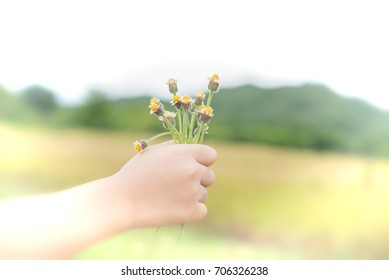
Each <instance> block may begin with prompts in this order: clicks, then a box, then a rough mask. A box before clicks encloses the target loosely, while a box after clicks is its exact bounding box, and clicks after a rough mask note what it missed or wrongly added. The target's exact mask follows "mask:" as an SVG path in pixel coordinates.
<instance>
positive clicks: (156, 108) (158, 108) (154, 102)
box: [149, 97, 164, 116]
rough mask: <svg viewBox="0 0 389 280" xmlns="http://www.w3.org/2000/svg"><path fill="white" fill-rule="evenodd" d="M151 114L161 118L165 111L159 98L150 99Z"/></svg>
mask: <svg viewBox="0 0 389 280" xmlns="http://www.w3.org/2000/svg"><path fill="white" fill-rule="evenodd" d="M149 108H150V114H153V113H154V114H156V115H157V116H161V115H162V114H163V111H164V107H163V104H162V103H161V102H160V101H159V99H158V98H156V97H153V98H151V99H150V105H149Z"/></svg>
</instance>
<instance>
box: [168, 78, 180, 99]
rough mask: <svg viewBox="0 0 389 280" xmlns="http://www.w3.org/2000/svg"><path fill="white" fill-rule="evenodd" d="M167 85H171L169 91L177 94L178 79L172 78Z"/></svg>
mask: <svg viewBox="0 0 389 280" xmlns="http://www.w3.org/2000/svg"><path fill="white" fill-rule="evenodd" d="M167 85H168V86H169V91H170V93H171V94H173V95H176V93H177V91H178V88H177V80H176V79H174V78H170V79H169V80H168V81H167Z"/></svg>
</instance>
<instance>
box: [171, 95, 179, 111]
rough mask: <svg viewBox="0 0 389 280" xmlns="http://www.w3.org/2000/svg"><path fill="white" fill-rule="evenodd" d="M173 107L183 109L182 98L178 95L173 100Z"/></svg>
mask: <svg viewBox="0 0 389 280" xmlns="http://www.w3.org/2000/svg"><path fill="white" fill-rule="evenodd" d="M170 103H171V104H172V105H174V106H175V107H176V108H177V109H180V108H181V97H179V96H178V95H174V96H173V98H172V101H171V102H170Z"/></svg>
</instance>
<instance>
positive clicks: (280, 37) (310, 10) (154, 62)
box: [0, 0, 389, 109]
mask: <svg viewBox="0 0 389 280" xmlns="http://www.w3.org/2000/svg"><path fill="white" fill-rule="evenodd" d="M386 6H387V5H386V3H385V1H376V0H369V1H341V0H338V1H331V0H327V1H320V0H319V1H298V0H297V1H286V0H285V1H281V0H273V1H253V0H252V1H249V0H239V1H229V0H224V1H216V0H207V1H205V0H195V1H191V0H187V1H182V0H164V1H157V0H153V1H151V0H149V1H148V0H143V1H140V0H138V1H119V0H100V1H99V0H95V1H83V0H78V1H72V0H67V1H61V0H57V1H42V0H41V1H40V0H35V1H20V0H9V1H5V0H0V85H3V86H5V87H6V88H9V89H10V90H14V91H17V90H20V89H23V88H24V87H27V86H28V85H32V84H40V85H42V86H45V87H47V88H49V89H51V90H53V91H54V92H55V93H56V94H58V96H59V99H60V100H61V101H63V102H67V103H77V102H81V101H82V100H83V98H85V95H86V93H87V91H88V90H90V89H92V88H101V89H104V90H107V91H109V92H110V93H111V94H112V95H117V96H119V95H132V94H143V93H153V94H155V95H157V96H159V95H165V94H168V92H167V86H166V81H167V80H168V79H169V78H170V77H175V78H177V79H178V84H179V89H180V92H185V91H188V93H191V91H197V90H201V89H205V88H206V85H207V77H209V76H211V75H212V74H213V73H218V74H219V76H220V83H221V87H232V86H237V85H240V84H243V83H251V84H255V85H258V86H264V87H275V86H282V85H298V84H300V83H306V82H310V83H321V84H324V85H326V86H328V87H330V88H331V89H332V90H334V91H335V92H337V93H339V94H342V95H346V96H354V97H360V98H363V99H364V100H366V101H368V102H370V103H373V104H375V105H377V106H379V107H381V108H385V109H389V82H388V78H387V77H388V73H389V51H388V50H389V36H388V34H389V32H388V31H389V30H388V29H389V17H388V16H387V15H388V9H387V8H386Z"/></svg>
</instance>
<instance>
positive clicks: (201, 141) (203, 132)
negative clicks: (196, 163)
mask: <svg viewBox="0 0 389 280" xmlns="http://www.w3.org/2000/svg"><path fill="white" fill-rule="evenodd" d="M204 135H205V127H204V130H203V131H202V132H201V137H200V142H199V143H200V144H203V141H204Z"/></svg>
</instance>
